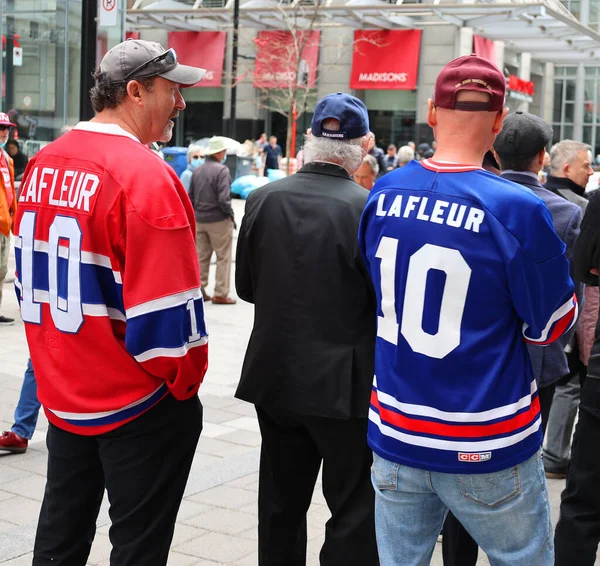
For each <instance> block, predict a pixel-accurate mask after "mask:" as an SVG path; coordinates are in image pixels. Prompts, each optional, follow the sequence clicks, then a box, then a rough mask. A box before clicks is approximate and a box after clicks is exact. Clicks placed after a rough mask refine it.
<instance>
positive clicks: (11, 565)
mask: <svg viewBox="0 0 600 566" xmlns="http://www.w3.org/2000/svg"><path fill="white" fill-rule="evenodd" d="M32 560H33V552H29V553H27V554H23V555H22V556H19V557H18V558H13V559H11V560H7V561H6V562H2V566H31V562H32Z"/></svg>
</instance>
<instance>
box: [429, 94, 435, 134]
mask: <svg viewBox="0 0 600 566" xmlns="http://www.w3.org/2000/svg"><path fill="white" fill-rule="evenodd" d="M427 124H429V127H430V128H433V127H434V126H437V106H436V105H435V104H434V103H433V100H431V98H430V99H428V100H427Z"/></svg>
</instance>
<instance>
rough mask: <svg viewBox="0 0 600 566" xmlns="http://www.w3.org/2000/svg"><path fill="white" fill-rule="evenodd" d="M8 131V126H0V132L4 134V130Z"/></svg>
mask: <svg viewBox="0 0 600 566" xmlns="http://www.w3.org/2000/svg"><path fill="white" fill-rule="evenodd" d="M8 129H10V126H5V125H4V124H0V132H6V130H8Z"/></svg>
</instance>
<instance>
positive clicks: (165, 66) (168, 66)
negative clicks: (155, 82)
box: [123, 48, 177, 81]
mask: <svg viewBox="0 0 600 566" xmlns="http://www.w3.org/2000/svg"><path fill="white" fill-rule="evenodd" d="M176 66H177V53H175V49H173V48H171V49H168V50H167V51H165V52H164V53H161V54H160V55H157V56H156V57H152V59H150V60H148V61H146V62H145V63H142V64H141V65H139V66H137V67H136V68H135V69H133V71H129V73H127V74H126V75H125V76H124V77H123V80H124V81H127V80H129V79H133V78H137V79H142V78H145V77H154V76H155V75H158V74H159V73H166V72H167V71H170V70H172V69H174V68H175V67H176ZM144 69H148V70H147V72H146V73H142V74H141V75H137V74H138V73H139V72H140V71H142V70H144ZM134 75H137V76H134Z"/></svg>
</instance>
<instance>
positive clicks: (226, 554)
mask: <svg viewBox="0 0 600 566" xmlns="http://www.w3.org/2000/svg"><path fill="white" fill-rule="evenodd" d="M173 550H174V551H175V552H181V553H182V554H190V555H192V556H197V557H199V558H206V559H208V560H214V561H216V562H223V563H225V564H233V563H234V562H235V561H236V560H239V559H240V558H242V557H244V556H246V555H248V554H249V553H250V552H252V551H253V550H254V543H253V542H252V541H249V540H246V539H243V538H241V537H236V536H230V535H224V534H221V533H209V534H207V535H206V536H203V537H201V538H199V539H196V540H192V541H189V542H186V543H184V544H182V545H180V546H178V547H177V548H174V549H173ZM257 563H258V562H257Z"/></svg>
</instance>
